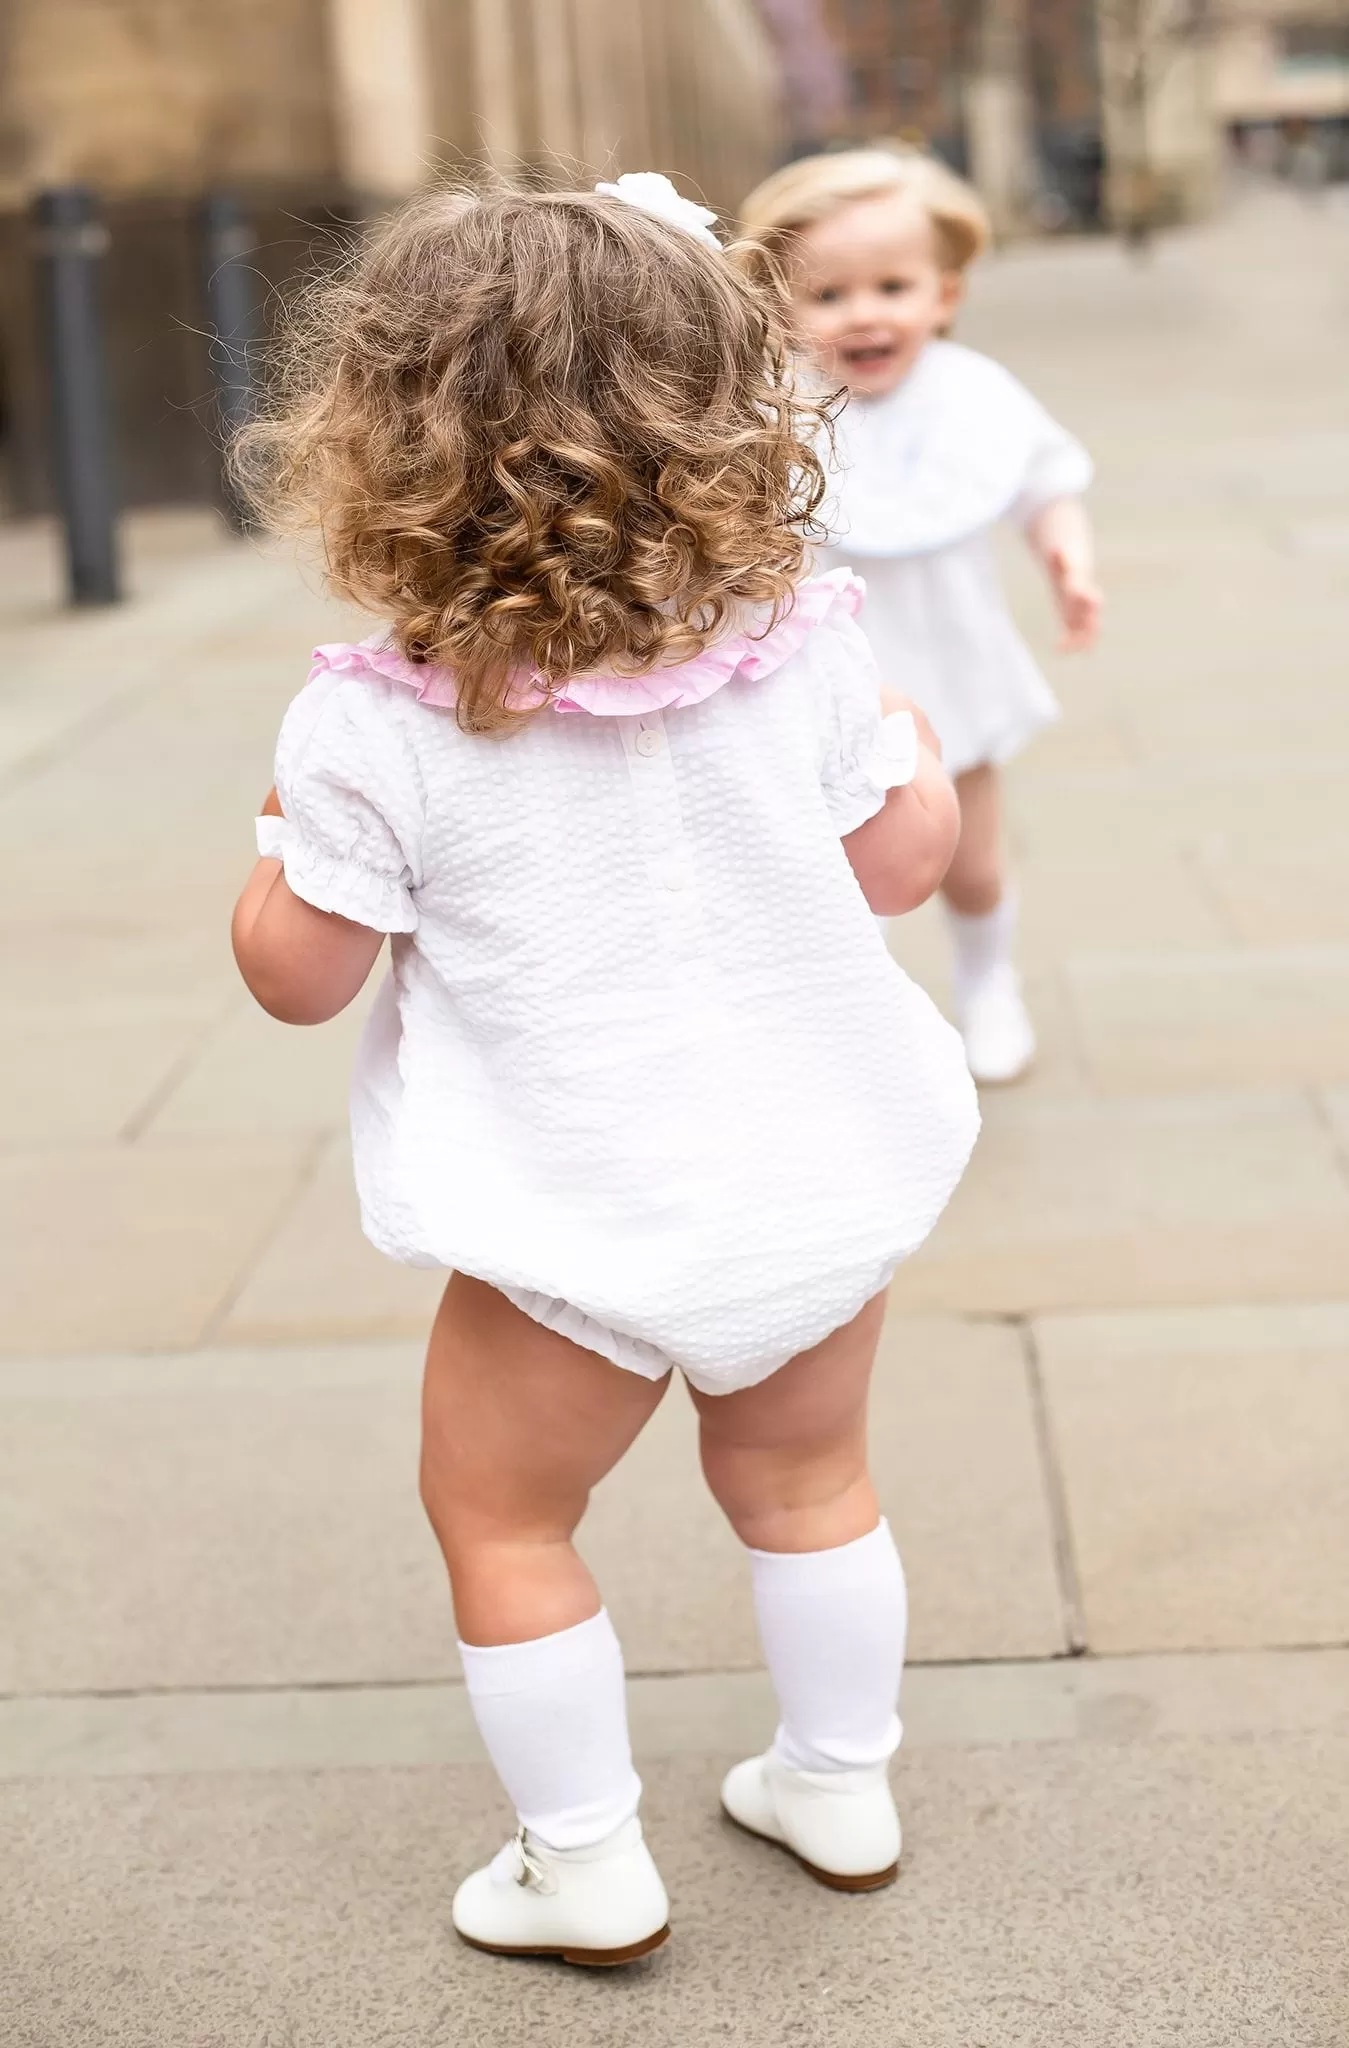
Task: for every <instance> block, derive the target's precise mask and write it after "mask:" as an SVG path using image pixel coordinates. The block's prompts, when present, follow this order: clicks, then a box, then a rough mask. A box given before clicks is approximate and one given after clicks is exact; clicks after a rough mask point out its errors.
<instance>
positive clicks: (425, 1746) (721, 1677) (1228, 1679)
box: [0, 1646, 1349, 1781]
mask: <svg viewBox="0 0 1349 2048" xmlns="http://www.w3.org/2000/svg"><path fill="white" fill-rule="evenodd" d="M628 1699H629V1712H630V1720H631V1727H632V1739H633V1748H634V1751H635V1753H636V1754H637V1756H638V1757H639V1758H647V1759H653V1760H654V1759H657V1758H666V1757H704V1756H705V1757H717V1758H722V1757H724V1756H726V1755H729V1754H732V1753H734V1752H735V1751H736V1750H737V1749H745V1748H753V1747H756V1746H759V1745H761V1744H762V1743H763V1742H764V1741H765V1740H766V1739H767V1736H768V1734H769V1732H770V1731H771V1729H772V1726H773V1722H774V1719H775V1707H774V1701H773V1695H772V1689H771V1686H770V1684H769V1681H768V1677H767V1674H766V1673H765V1672H762V1671H737V1672H683V1673H679V1674H671V1675H669V1676H666V1677H662V1678H655V1677H633V1678H631V1679H630V1681H629V1685H628ZM901 1705H902V1708H903V1713H904V1722H905V1731H906V1748H908V1749H909V1750H925V1749H953V1748H954V1749H962V1748H989V1747H993V1748H1000V1747H1002V1748H1005V1747H1011V1746H1015V1745H1017V1744H1024V1743H1046V1742H1048V1743H1078V1744H1081V1743H1086V1744H1091V1743H1108V1744H1115V1745H1119V1744H1126V1745H1128V1744H1137V1743H1140V1742H1152V1741H1160V1740H1167V1739H1171V1738H1190V1739H1202V1740H1214V1739H1226V1740H1241V1739H1250V1738H1252V1737H1255V1736H1270V1735H1293V1734H1307V1733H1333V1734H1349V1648H1345V1647H1338V1646H1337V1647H1332V1648H1324V1649H1319V1648H1318V1649H1303V1650H1282V1649H1279V1650H1255V1651H1243V1650H1227V1651H1197V1652H1188V1651H1187V1652H1168V1653H1165V1654H1161V1655H1156V1654H1147V1653H1144V1654H1138V1655H1129V1656H1120V1657H1098V1658H1092V1657H1080V1658H1045V1659H1040V1660H1036V1661H1020V1662H1011V1661H1009V1662H1006V1663H1001V1664H984V1665H915V1666H913V1667H911V1668H910V1670H909V1672H908V1673H907V1674H906V1678H905V1686H904V1697H903V1700H902V1702H901ZM460 1765H472V1766H481V1767H484V1768H485V1758H484V1755H483V1752H482V1748H481V1745H480V1743H479V1740H478V1735H477V1731H476V1729H475V1727H474V1725H473V1718H472V1713H471V1710H470V1707H469V1702H468V1696H467V1693H466V1691H465V1689H464V1687H463V1685H462V1684H461V1683H459V1682H455V1681H449V1680H446V1681H441V1682H437V1681H431V1682H428V1681H425V1680H421V1681H412V1682H409V1683H396V1682H395V1683H389V1682H384V1683H380V1684H374V1685H353V1686H350V1687H343V1688H331V1687H330V1688H326V1689H324V1688H317V1687H306V1686H294V1687H289V1688H277V1689H274V1690H267V1689H264V1688H258V1689H254V1690H239V1691H235V1692H205V1691H201V1692H182V1693H176V1694H167V1693H159V1694H125V1695H102V1696H79V1695H42V1694H38V1695H32V1696H30V1697H26V1698H10V1699H7V1700H0V1780H11V1781H15V1780H25V1779H35V1778H46V1779H52V1778H56V1779H72V1778H89V1777H138V1778H139V1777H162V1776H170V1777H171V1776H187V1775H193V1776H196V1775H207V1776H211V1775H220V1774H222V1773H227V1772H290V1773H301V1774H303V1773H312V1772H316V1771H333V1770H362V1769H400V1768H404V1769H406V1768H439V1767H446V1766H460Z"/></svg>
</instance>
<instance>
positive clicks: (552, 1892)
mask: <svg viewBox="0 0 1349 2048" xmlns="http://www.w3.org/2000/svg"><path fill="white" fill-rule="evenodd" d="M450 1917H451V1919H452V1920H453V1922H454V1928H455V1932H456V1933H457V1934H459V1935H461V1936H462V1937H463V1939H464V1940H465V1941H466V1942H468V1943H469V1944H470V1946H471V1947H473V1948H483V1949H487V1950H488V1951H489V1952H490V1953H491V1954H492V1955H498V1956H561V1958H562V1960H563V1962H564V1963H583V1964H588V1965H590V1966H591V1967H592V1968H597V1969H606V1968H611V1967H612V1966H613V1965H614V1964H616V1963H633V1962H636V1960H637V1958H638V1956H645V1955H650V1953H651V1951H652V1949H653V1948H659V1947H660V1945H661V1943H662V1942H663V1941H664V1940H665V1939H666V1938H667V1936H668V1935H669V1932H670V1902H669V1900H668V1898H667V1897H666V1895H665V1886H664V1885H663V1884H662V1883H661V1881H660V1872H659V1871H658V1870H657V1869H656V1866H655V1864H654V1863H653V1862H652V1860H651V1852H650V1850H649V1849H648V1848H647V1846H646V1843H645V1842H644V1841H643V1839H642V1824H641V1822H640V1821H639V1820H636V1819H633V1820H630V1821H625V1822H624V1824H623V1826H622V1827H621V1828H618V1829H616V1831H615V1832H614V1833H613V1834H612V1835H609V1836H608V1837H607V1838H606V1839H605V1840H604V1841H602V1842H597V1843H596V1844H595V1845H594V1847H593V1848H588V1849H550V1848H549V1847H548V1846H547V1845H546V1844H545V1843H543V1842H540V1841H539V1840H538V1839H537V1838H536V1837H535V1836H533V1835H531V1834H529V1833H527V1832H526V1830H525V1829H524V1828H521V1830H520V1832H519V1834H518V1835H515V1836H513V1837H512V1839H511V1840H510V1841H509V1842H507V1844H506V1846H505V1848H504V1849H502V1850H501V1851H500V1852H499V1854H497V1855H496V1856H494V1857H493V1858H492V1861H491V1862H490V1863H489V1864H488V1865H487V1866H486V1867H485V1869H482V1870H475V1871H474V1872H473V1875H472V1876H471V1877H466V1878H465V1879H464V1881H463V1883H462V1884H461V1885H460V1887H459V1889H458V1891H457V1892H456V1893H455V1895H454V1905H453V1907H452V1908H451V1913H450Z"/></svg>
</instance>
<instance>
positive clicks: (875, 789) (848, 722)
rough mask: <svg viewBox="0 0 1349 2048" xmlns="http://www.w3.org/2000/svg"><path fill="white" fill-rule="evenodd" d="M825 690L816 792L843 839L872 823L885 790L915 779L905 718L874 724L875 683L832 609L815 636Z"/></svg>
mask: <svg viewBox="0 0 1349 2048" xmlns="http://www.w3.org/2000/svg"><path fill="white" fill-rule="evenodd" d="M814 638H815V642H816V647H815V650H814V651H815V653H816V656H817V659H818V660H819V662H820V667H821V670H822V677H821V680H822V682H823V683H824V686H825V705H824V707H823V714H824V723H823V731H822V747H821V756H820V787H821V790H822V791H823V794H824V801H825V805H826V808H827V809H828V812H829V817H830V821H831V823H832V824H833V827H834V830H835V831H836V832H837V833H838V836H839V838H840V839H846V838H847V836H848V834H849V833H850V832H855V831H856V830H857V829H858V827H859V826H860V825H865V824H866V822H867V819H868V818H874V817H875V815H876V813H877V811H879V810H880V808H881V806H882V805H883V804H884V802H885V799H886V796H887V794H888V793H889V791H890V790H892V789H900V788H902V787H903V786H904V784H905V783H909V782H912V781H913V778H914V776H915V775H916V774H917V772H918V730H917V727H916V726H915V724H914V721H913V714H912V713H911V712H909V711H892V712H890V714H889V715H888V717H885V718H882V716H881V678H880V673H879V671H878V669H877V667H876V658H875V656H874V655H873V653H872V651H871V648H870V646H869V644H868V642H867V639H866V636H865V634H864V633H863V632H862V629H861V627H860V626H858V625H857V624H856V622H855V621H854V620H853V619H851V618H850V617H849V616H848V615H847V613H846V611H845V610H844V609H843V607H842V606H839V605H836V606H835V607H834V609H833V611H832V612H831V613H830V614H829V617H828V619H827V620H826V621H825V622H824V624H823V625H821V626H820V627H819V628H818V630H817V632H816V634H815V636H814Z"/></svg>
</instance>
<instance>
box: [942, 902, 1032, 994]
mask: <svg viewBox="0 0 1349 2048" xmlns="http://www.w3.org/2000/svg"><path fill="white" fill-rule="evenodd" d="M1019 907H1020V898H1019V895H1018V892H1017V891H1016V890H1015V889H1014V888H1007V889H1005V890H1004V892H1003V897H1002V901H1001V902H1000V903H998V904H997V905H995V907H994V908H993V909H992V910H986V911H983V912H982V913H981V914H980V915H979V916H978V917H967V916H966V915H965V912H964V911H963V910H952V908H951V906H950V904H949V903H945V902H944V903H943V904H942V909H943V910H944V911H945V913H946V926H947V930H948V931H949V932H950V934H951V951H952V954H953V956H954V970H955V977H954V978H955V994H956V1002H957V1004H959V1003H962V1002H965V1001H967V1000H968V998H969V997H970V996H972V995H973V994H974V992H975V991H976V989H978V988H981V987H982V986H983V985H984V984H985V983H987V982H988V981H990V980H993V979H996V978H997V977H998V976H999V975H1000V974H1003V973H1006V974H1012V973H1015V968H1014V965H1013V949H1014V947H1015V945H1016V924H1017V911H1018V908H1019Z"/></svg>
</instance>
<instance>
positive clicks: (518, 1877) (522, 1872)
mask: <svg viewBox="0 0 1349 2048" xmlns="http://www.w3.org/2000/svg"><path fill="white" fill-rule="evenodd" d="M510 1847H511V1849H512V1850H513V1851H514V1863H515V1872H514V1880H515V1883H516V1884H522V1885H526V1886H528V1887H530V1888H531V1889H532V1890H534V1891H538V1892H545V1893H547V1892H555V1891H556V1890H557V1879H556V1878H555V1877H554V1876H553V1873H552V1872H551V1870H549V1869H548V1867H547V1865H546V1864H545V1863H542V1862H541V1861H540V1859H539V1858H538V1857H537V1856H536V1855H535V1854H534V1852H533V1850H532V1849H531V1848H530V1847H529V1844H528V1842H527V1840H526V1838H525V1830H524V1829H523V1828H520V1829H519V1830H518V1832H517V1833H516V1834H515V1835H514V1836H513V1837H512V1838H511V1842H510Z"/></svg>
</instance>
